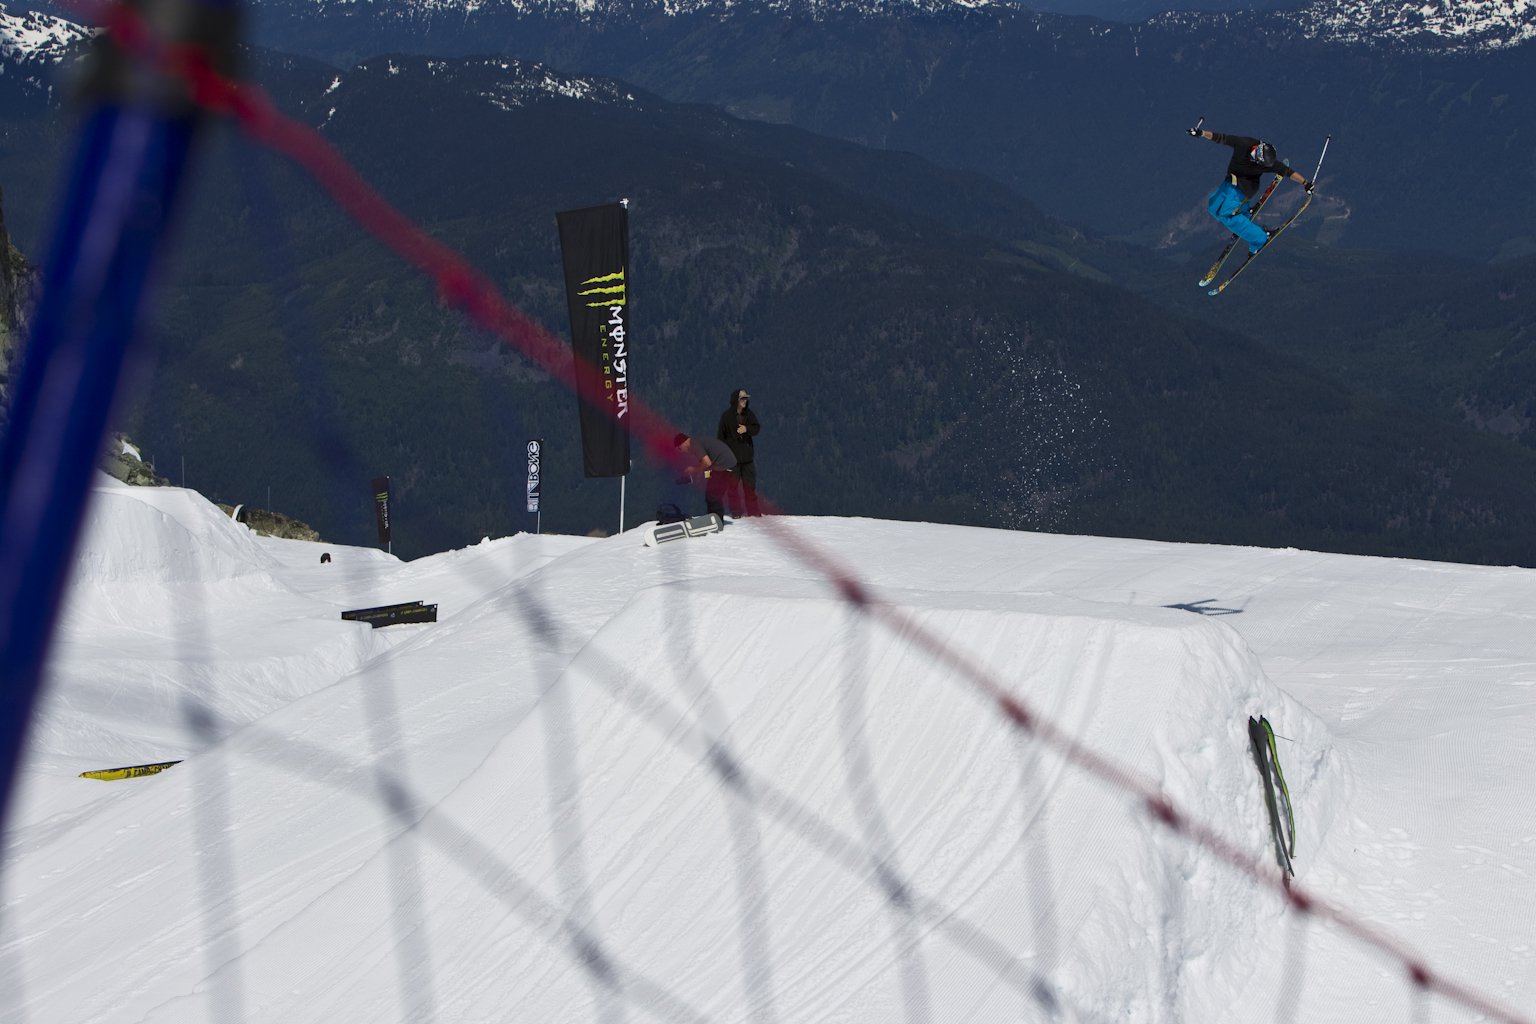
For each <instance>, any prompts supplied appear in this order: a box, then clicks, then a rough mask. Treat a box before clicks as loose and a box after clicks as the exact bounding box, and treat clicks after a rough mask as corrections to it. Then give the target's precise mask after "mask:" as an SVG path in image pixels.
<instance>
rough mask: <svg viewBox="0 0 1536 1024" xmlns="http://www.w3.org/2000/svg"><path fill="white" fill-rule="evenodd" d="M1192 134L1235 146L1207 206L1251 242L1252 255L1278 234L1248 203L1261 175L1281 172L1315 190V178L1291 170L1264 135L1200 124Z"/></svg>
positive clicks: (1231, 229)
mask: <svg viewBox="0 0 1536 1024" xmlns="http://www.w3.org/2000/svg"><path fill="white" fill-rule="evenodd" d="M1189 134H1190V135H1192V136H1194V137H1195V138H1197V139H1210V140H1211V141H1212V142H1219V143H1220V144H1222V145H1223V146H1231V147H1232V162H1231V163H1229V164H1227V177H1226V179H1225V180H1224V181H1222V183H1221V184H1220V185H1217V186H1216V188H1215V190H1214V191H1212V192H1211V195H1210V198H1209V200H1207V203H1206V208H1207V209H1209V210H1210V211H1211V216H1212V217H1215V218H1216V222H1217V223H1218V224H1220V225H1221V226H1222V227H1224V228H1226V229H1227V230H1228V231H1230V232H1232V233H1233V234H1234V235H1236V236H1237V237H1238V238H1241V239H1242V240H1243V241H1244V242H1247V243H1248V253H1249V255H1250V256H1251V255H1252V254H1254V253H1256V252H1258V251H1259V250H1260V249H1262V248H1263V247H1264V243H1265V242H1267V241H1269V239H1270V236H1271V235H1272V234H1274V232H1272V231H1268V230H1266V229H1264V228H1263V227H1261V226H1259V225H1258V224H1256V223H1254V220H1253V218H1252V217H1251V216H1250V215H1249V212H1248V210H1247V205H1248V203H1249V202H1250V201H1251V200H1252V199H1253V197H1254V196H1255V195H1256V194H1257V193H1258V191H1259V179H1261V178H1262V177H1263V176H1264V175H1266V174H1278V175H1279V176H1281V177H1282V178H1290V179H1291V180H1292V181H1294V182H1296V183H1297V184H1298V185H1301V186H1302V187H1303V188H1305V189H1306V190H1307V191H1308V192H1311V191H1312V180H1311V179H1310V178H1308V177H1306V176H1305V175H1303V174H1301V173H1300V172H1298V171H1293V170H1291V167H1290V165H1289V164H1287V163H1286V162H1285V161H1283V160H1281V159H1280V157H1279V155H1278V154H1277V153H1276V152H1275V147H1274V146H1272V145H1270V144H1269V143H1267V142H1265V141H1263V140H1262V139H1253V138H1249V137H1248V136H1246V135H1227V134H1226V133H1224V132H1213V131H1210V130H1202V129H1200V128H1191V129H1190V130H1189Z"/></svg>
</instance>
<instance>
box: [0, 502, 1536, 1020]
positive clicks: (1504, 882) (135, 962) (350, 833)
mask: <svg viewBox="0 0 1536 1024" xmlns="http://www.w3.org/2000/svg"><path fill="white" fill-rule="evenodd" d="M402 528H404V525H403V524H402ZM782 531H792V533H793V535H794V536H795V537H796V538H799V539H800V540H802V541H804V542H806V543H809V544H811V545H814V546H815V547H816V548H818V549H820V550H822V551H825V552H828V553H829V554H830V555H831V556H832V557H833V558H835V559H837V560H839V561H840V562H842V563H843V564H844V565H845V566H847V567H849V569H850V570H851V571H852V572H853V574H854V575H855V576H856V577H857V578H858V579H859V580H860V581H862V583H863V584H864V585H865V586H866V587H867V588H868V592H869V593H870V594H872V595H873V597H874V599H875V601H876V602H878V605H877V606H878V609H879V614H871V613H868V612H866V611H862V610H859V609H857V608H856V607H854V606H852V605H850V604H848V603H845V602H844V601H843V600H841V599H840V597H839V588H838V587H836V586H835V585H833V584H831V583H829V582H828V581H827V580H826V579H824V578H823V577H822V575H821V574H820V573H819V572H818V571H817V570H816V569H814V568H812V567H810V566H807V565H806V564H804V563H803V562H802V561H800V560H798V559H797V558H796V557H794V556H793V555H792V554H791V553H790V552H789V551H788V550H787V549H786V548H785V546H784V545H783V544H782V543H781V541H780V539H779V538H781V537H782V536H783V535H784V533H783V532H782ZM322 552H326V553H329V554H331V555H332V561H330V562H329V563H322V562H321V561H320V555H321V553H322ZM409 600H423V601H426V602H428V603H435V604H436V605H437V606H438V621H437V622H436V623H431V624H418V625H403V626H391V627H386V628H382V629H378V630H374V629H370V628H369V627H368V626H366V625H364V624H360V623H354V622H347V621H343V620H342V619H341V618H340V612H341V611H343V610H346V609H349V608H361V607H369V606H373V605H379V604H389V603H395V602H400V601H409ZM1180 605H1182V606H1184V607H1183V608H1182V609H1181V608H1178V607H1172V606H1180ZM1533 608H1536V572H1533V571H1531V570H1527V569H1517V568H1488V567H1470V566H1461V565H1449V564H1439V563H1429V562H1415V561H1406V560H1389V559H1372V558H1359V557H1347V556H1341V555H1328V554H1317V553H1311V552H1305V551H1297V550H1266V549H1259V548H1237V547H1217V546H1200V545H1174V544H1162V543H1154V542H1149V541H1139V540H1123V539H1108V538H1092V537H1072V536H1056V535H1044V534H1030V533H1016V532H1003V531H993V530H982V529H972V528H962V527H953V526H942V525H932V524H918V523H894V522H880V521H872V520H854V519H837V518H805V517H788V518H784V519H781V520H775V521H774V522H772V523H770V522H767V521H763V520H749V521H745V522H739V523H733V524H731V525H730V526H729V527H728V528H727V529H726V531H725V532H724V533H723V534H720V535H717V536H710V537H703V538H698V539H694V540H688V541H681V542H677V543H673V544H668V545H664V546H662V547H659V548H647V547H645V546H643V545H642V544H641V542H640V536H639V533H638V531H637V530H630V531H628V532H625V533H623V534H620V535H618V536H615V537H611V538H606V539H589V538H573V537H557V536H533V535H526V534H524V535H518V536H515V537H510V538H501V539H496V540H486V541H483V542H481V543H480V544H478V545H475V546H473V547H470V548H467V549H464V550H459V551H451V552H446V553H443V554H439V555H435V556H431V557H427V558H421V559H418V560H416V561H412V562H401V561H400V560H398V559H396V558H393V557H392V556H389V555H386V554H384V553H383V552H380V551H377V550H372V549H360V548H349V547H338V546H329V545H324V544H312V543H305V542H298V541H278V540H272V539H265V538H259V537H257V536H255V535H254V534H252V533H251V532H250V531H249V530H248V529H247V528H246V527H245V526H243V525H241V524H239V523H236V522H234V521H232V520H231V519H229V518H228V517H227V516H225V515H223V514H221V513H220V512H219V511H218V510H217V509H215V508H214V507H213V506H212V505H210V504H209V503H208V502H206V501H205V500H204V499H203V498H201V497H200V496H199V495H197V494H195V493H194V492H191V491H186V490H180V489H175V488H160V489H153V488H129V487H127V486H124V485H121V484H117V483H116V482H114V481H110V480H109V478H106V477H102V478H101V479H100V482H99V483H98V485H97V487H96V492H95V496H94V502H93V504H92V507H91V512H90V517H89V526H88V531H87V536H86V539H85V541H84V546H83V548H82V551H81V553H80V556H79V559H78V565H77V568H76V573H75V580H74V584H73V588H72V591H71V594H70V597H69V600H68V607H67V611H66V614H65V616H64V620H63V622H62V624H61V627H60V632H59V635H58V639H57V642H56V644H55V651H54V656H53V658H52V661H51V667H50V670H49V677H48V681H47V687H46V689H45V691H44V694H43V696H42V698H41V701H40V707H39V709H38V711H37V713H36V715H35V717H34V722H33V724H32V733H31V749H30V752H29V754H28V756H27V758H26V760H25V762H24V765H23V770H22V774H21V778H20V780H19V783H18V787H19V788H18V790H17V791H16V793H15V795H14V799H13V801H12V813H11V816H10V820H9V821H7V822H6V823H5V825H6V834H5V846H4V860H3V867H0V901H3V903H0V906H3V917H0V1019H3V1020H5V1021H7V1022H17V1024H53V1022H63V1021H68V1022H70V1024H91V1022H108V1021H111V1022H114V1024H120V1022H156V1024H161V1022H172V1021H212V1020H220V1021H226V1020H229V1021H232V1020H250V1021H282V1022H284V1024H305V1022H315V1024H321V1022H323V1024H343V1022H358V1024H365V1022H366V1024H376V1022H380V1021H404V1020H411V1021H427V1020H433V1021H454V1022H472V1021H498V1022H500V1021H529V1022H575V1021H588V1020H595V1021H610V1020H637V1021H649V1020H685V1021H783V1022H795V1024H798V1022H821V1021H841V1022H856V1024H858V1022H869V1024H875V1022H882V1024H883V1022H889V1021H902V1020H933V1021H940V1022H951V1021H954V1022H960V1021H970V1022H991V1021H998V1022H1002V1021H1010V1022H1012V1021H1094V1022H1098V1021H1136V1022H1140V1021H1146V1022H1153V1021H1224V1022H1245V1021H1254V1022H1260V1021H1263V1022H1268V1021H1274V1020H1296V1021H1307V1022H1327V1021H1339V1022H1350V1024H1355V1022H1359V1021H1374V1020H1408V1019H1425V1020H1428V1019H1432V1020H1434V1021H1436V1022H1437V1024H1443V1022H1447V1021H1471V1020H1475V1019H1480V1018H1478V1017H1477V1016H1476V1015H1475V1014H1473V1013H1472V1012H1470V1011H1468V1010H1466V1009H1464V1008H1462V1007H1461V1006H1459V1005H1458V1004H1457V1003H1456V1002H1454V1001H1451V1000H1448V999H1446V998H1444V997H1441V996H1438V995H1433V996H1430V995H1425V994H1424V993H1421V992H1418V991H1416V990H1415V989H1414V988H1413V987H1412V986H1411V985H1410V984H1409V983H1408V981H1407V979H1406V974H1405V971H1404V970H1403V967H1402V964H1400V963H1398V962H1396V961H1394V960H1393V959H1391V958H1390V957H1388V956H1385V955H1383V954H1382V953H1381V952H1379V951H1377V950H1375V949H1372V948H1370V947H1367V946H1364V945H1362V944H1361V943H1360V941H1359V940H1358V939H1356V938H1354V937H1352V936H1351V935H1349V934H1347V933H1346V932H1345V931H1344V930H1343V929H1341V928H1340V927H1339V926H1338V925H1337V924H1335V923H1333V922H1331V921H1328V920H1322V919H1319V918H1317V917H1301V916H1298V915H1297V914H1296V913H1295V912H1294V911H1291V910H1289V909H1288V908H1287V906H1286V903H1285V901H1284V899H1283V897H1282V895H1281V892H1280V890H1279V889H1278V886H1277V885H1276V884H1275V883H1274V880H1273V879H1271V878H1270V875H1274V877H1275V878H1278V874H1277V872H1278V869H1277V868H1275V867H1274V857H1273V846H1272V844H1271V841H1270V834H1269V826H1268V823H1267V817H1266V810H1265V804H1264V797H1263V791H1262V787H1261V784H1260V781H1259V776H1258V773H1257V771H1256V769H1255V766H1254V763H1253V760H1252V758H1251V757H1250V753H1249V748H1248V739H1247V731H1246V723H1247V717H1248V716H1249V715H1259V714H1263V715H1266V716H1267V717H1268V718H1269V719H1270V721H1271V722H1273V724H1274V727H1275V730H1276V732H1277V733H1278V734H1279V736H1280V737H1281V738H1280V740H1279V741H1278V745H1279V753H1280V760H1281V764H1282V766H1283V768H1284V769H1285V773H1286V777H1287V780H1288V782H1289V787H1290V792H1291V796H1292V798H1293V800H1294V803H1295V808H1296V824H1297V843H1296V871H1297V876H1296V883H1297V884H1298V885H1299V886H1300V887H1301V888H1302V890H1304V891H1305V892H1307V893H1309V894H1311V895H1313V896H1316V897H1319V898H1321V899H1323V900H1326V901H1328V902H1329V903H1330V904H1332V905H1336V906H1339V907H1341V908H1343V909H1344V910H1346V911H1347V912H1348V913H1349V914H1350V915H1352V916H1353V917H1355V918H1358V919H1359V920H1361V921H1363V922H1365V923H1366V924H1368V926H1369V927H1371V928H1372V929H1373V930H1376V931H1378V932H1380V933H1381V934H1383V935H1386V936H1389V937H1391V938H1392V940H1393V941H1395V942H1399V943H1401V944H1402V945H1403V946H1404V947H1405V948H1407V949H1409V950H1411V951H1413V953H1414V954H1415V955H1416V956H1418V957H1419V958H1421V960H1422V962H1423V963H1424V964H1425V965H1427V966H1428V967H1429V968H1431V969H1432V970H1433V971H1435V972H1436V974H1437V976H1445V977H1448V978H1452V979H1454V980H1456V981H1457V982H1459V983H1463V984H1466V985H1468V986H1470V987H1471V988H1473V989H1475V990H1477V991H1478V992H1481V993H1482V994H1483V995H1484V996H1486V997H1488V998H1490V999H1492V1000H1495V1001H1497V1002H1499V1003H1500V1004H1502V1005H1505V1006H1511V1007H1529V1006H1531V1005H1532V1004H1533V1003H1536V942H1533V939H1532V933H1531V921H1532V920H1533V918H1536V818H1533V816H1532V815H1531V813H1530V810H1529V803H1530V792H1531V789H1532V782H1533V774H1536V772H1533V768H1532V761H1531V757H1530V753H1529V747H1530V744H1529V736H1530V732H1531V726H1532V724H1533V721H1536V629H1533V628H1532V619H1533V616H1536V612H1533V611H1532V609H1533ZM891 616H896V617H898V618H899V619H900V620H901V621H903V622H905V623H906V624H905V625H904V626H900V627H895V628H893V627H892V626H891V625H888V621H889V620H890V617H891ZM928 636H932V637H938V638H940V639H942V641H943V643H944V644H945V646H946V648H947V649H950V650H953V651H957V652H962V653H963V656H964V657H965V658H966V659H967V660H968V661H969V662H971V663H973V664H975V665H979V666H982V668H981V672H982V673H983V675H984V677H985V679H986V680H988V681H990V682H992V683H995V684H996V685H998V686H1000V687H1001V688H1002V689H1003V690H1004V691H1006V692H1007V693H1008V694H1010V695H1011V696H1013V697H1014V698H1016V699H1017V700H1019V701H1021V702H1023V703H1025V704H1026V705H1027V706H1028V707H1029V708H1031V709H1032V710H1034V711H1035V712H1036V713H1038V714H1040V715H1042V716H1044V717H1046V718H1048V719H1049V720H1050V721H1051V722H1052V723H1054V724H1055V726H1056V727H1057V728H1059V729H1061V730H1063V731H1064V732H1066V733H1068V734H1070V735H1071V736H1073V737H1075V738H1076V739H1077V741H1078V742H1081V743H1083V744H1085V745H1086V746H1087V747H1089V748H1091V749H1092V750H1093V751H1095V752H1097V753H1098V754H1099V755H1102V756H1103V757H1105V758H1108V759H1109V760H1110V761H1112V762H1113V763H1114V764H1116V765H1118V766H1120V768H1121V769H1123V770H1124V771H1127V772H1130V773H1133V774H1134V776H1135V777H1136V778H1138V779H1140V780H1142V781H1143V782H1144V783H1146V784H1147V785H1149V786H1152V787H1155V788H1156V789H1158V790H1160V791H1161V792H1162V793H1163V794H1165V795H1166V796H1167V797H1168V798H1169V799H1170V800H1171V801H1172V802H1173V803H1174V805H1175V806H1176V807H1178V808H1179V809H1180V810H1181V811H1182V812H1183V813H1184V814H1186V815H1188V816H1189V817H1190V818H1192V819H1194V820H1196V821H1198V822H1200V823H1202V824H1204V825H1206V826H1208V827H1209V828H1210V829H1212V830H1213V831H1214V832H1215V833H1216V834H1218V835H1220V836H1221V837H1222V838H1223V839H1224V841H1226V842H1228V843H1230V844H1231V845H1232V846H1234V847H1237V848H1238V849H1240V850H1243V851H1246V853H1247V854H1248V855H1251V857H1252V859H1253V862H1254V863H1257V864H1260V865H1264V868H1263V871H1264V875H1263V877H1262V878H1260V879H1256V878H1254V877H1251V876H1250V875H1248V874H1245V873H1243V872H1240V871H1238V870H1235V869H1234V868H1232V867H1231V866H1229V865H1228V864H1226V863H1225V862H1223V861H1222V860H1221V859H1219V858H1218V857H1216V856H1215V855H1213V854H1212V853H1211V852H1209V851H1208V850H1207V849H1206V848H1205V847H1203V846H1201V845H1199V844H1197V843H1195V842H1193V841H1192V840H1191V839H1190V838H1189V837H1188V836H1187V835H1183V834H1178V833H1175V832H1173V831H1171V830H1170V829H1169V828H1167V827H1166V826H1164V825H1163V824H1161V823H1160V822H1159V821H1157V820H1156V819H1155V818H1154V817H1153V816H1152V815H1150V814H1149V813H1147V809H1146V807H1145V806H1144V804H1143V803H1142V802H1141V801H1140V800H1138V799H1135V798H1133V797H1132V796H1131V795H1129V794H1128V793H1127V792H1126V791H1125V790H1124V789H1122V788H1119V787H1117V786H1114V785H1111V784H1107V783H1106V782H1104V781H1103V780H1102V779H1101V778H1100V777H1099V776H1097V775H1095V774H1091V773H1089V772H1087V771H1085V770H1084V769H1083V768H1082V767H1080V766H1079V765H1078V764H1076V763H1069V762H1068V761H1067V760H1065V759H1064V758H1063V757H1062V756H1061V753H1060V751H1059V749H1057V748H1053V747H1050V746H1047V745H1044V744H1042V743H1041V742H1039V741H1038V740H1035V739H1031V738H1030V737H1029V736H1028V735H1027V734H1025V733H1023V732H1022V731H1021V730H1019V729H1018V728H1016V727H1014V726H1013V725H1012V723H1011V722H1010V721H1009V720H1008V719H1007V718H1006V717H1005V716H1004V715H1002V714H1001V713H1000V712H999V706H998V702H997V701H996V700H995V699H993V698H991V697H988V696H987V695H986V694H985V693H984V692H983V690H981V689H979V688H978V687H977V685H976V684H975V683H974V682H973V681H971V680H969V679H967V678H966V676H965V673H964V672H962V671H960V670H959V669H957V668H956V667H955V665H954V663H953V662H950V661H948V660H945V659H944V658H938V657H935V655H934V654H933V653H932V652H931V651H930V650H928V649H927V648H926V646H925V644H924V642H923V641H922V639H921V638H922V637H928ZM176 759H181V763H180V764H178V765H176V766H174V767H172V768H170V769H168V770H166V771H164V772H162V773H160V774H156V775H152V776H147V777H142V778H133V779H126V780H121V781H110V782H104V781H97V780H93V779H83V778H79V777H77V776H78V773H80V772H81V771H85V770H90V769H102V768H115V767H122V766H126V765H132V764H142V763H149V762H159V761H167V760H176ZM1426 1000H1427V1001H1428V1003H1429V1004H1430V1005H1428V1006H1424V1005H1420V1002H1421V1001H1426Z"/></svg>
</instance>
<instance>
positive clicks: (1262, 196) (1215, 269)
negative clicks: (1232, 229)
mask: <svg viewBox="0 0 1536 1024" xmlns="http://www.w3.org/2000/svg"><path fill="white" fill-rule="evenodd" d="M1279 184H1280V179H1279V178H1278V177H1277V178H1274V179H1271V181H1270V183H1269V185H1268V186H1267V187H1266V188H1265V189H1264V191H1263V192H1261V193H1259V198H1258V200H1257V201H1256V202H1255V203H1254V204H1253V205H1252V206H1250V207H1248V217H1249V219H1252V218H1254V217H1257V216H1258V215H1259V211H1260V210H1262V209H1263V208H1264V204H1265V203H1266V202H1268V201H1269V197H1270V196H1272V195H1274V193H1275V186H1276V185H1279ZM1240 241H1242V239H1240V238H1238V237H1237V236H1236V235H1233V236H1232V238H1231V240H1230V241H1228V242H1227V244H1226V247H1225V248H1223V249H1222V250H1221V254H1220V255H1219V256H1217V257H1216V262H1215V263H1212V264H1211V269H1210V270H1207V271H1206V272H1205V276H1204V277H1202V278H1201V279H1200V283H1199V287H1201V288H1206V287H1209V286H1210V283H1211V282H1212V281H1214V280H1216V275H1217V274H1219V273H1221V265H1222V264H1223V263H1225V262H1227V257H1228V256H1230V255H1232V250H1233V249H1236V248H1237V243H1238V242H1240Z"/></svg>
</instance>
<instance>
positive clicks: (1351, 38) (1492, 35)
mask: <svg viewBox="0 0 1536 1024" xmlns="http://www.w3.org/2000/svg"><path fill="white" fill-rule="evenodd" d="M1297 17H1298V18H1299V19H1300V22H1301V24H1302V27H1303V30H1304V31H1305V32H1307V34H1308V35H1311V36H1314V37H1320V38H1324V39H1331V40H1336V41H1340V42H1371V43H1383V42H1407V43H1414V42H1421V41H1429V40H1437V41H1440V42H1442V43H1446V44H1450V45H1451V46H1452V47H1454V48H1456V49H1500V48H1505V47H1511V46H1519V45H1520V44H1522V43H1527V42H1530V41H1531V40H1532V39H1536V0H1418V2H1416V3H1401V4H1400V3H1397V2H1396V0H1389V2H1382V0H1317V2H1316V3H1314V4H1312V5H1311V6H1310V7H1307V8H1306V9H1304V10H1302V11H1300V12H1298V14H1297Z"/></svg>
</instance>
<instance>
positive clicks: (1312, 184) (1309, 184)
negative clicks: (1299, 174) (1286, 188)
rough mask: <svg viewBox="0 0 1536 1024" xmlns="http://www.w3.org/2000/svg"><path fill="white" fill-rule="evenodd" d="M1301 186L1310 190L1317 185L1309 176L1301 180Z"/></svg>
mask: <svg viewBox="0 0 1536 1024" xmlns="http://www.w3.org/2000/svg"><path fill="white" fill-rule="evenodd" d="M1301 187H1302V188H1304V189H1306V190H1307V191H1308V192H1311V191H1312V190H1313V189H1314V188H1316V187H1317V182H1315V181H1313V180H1312V179H1311V178H1308V179H1307V180H1306V181H1304V182H1302V184H1301Z"/></svg>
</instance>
